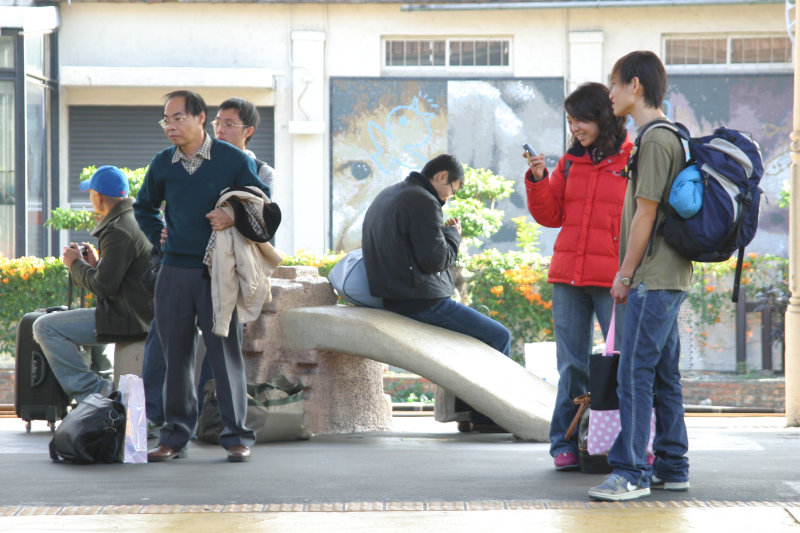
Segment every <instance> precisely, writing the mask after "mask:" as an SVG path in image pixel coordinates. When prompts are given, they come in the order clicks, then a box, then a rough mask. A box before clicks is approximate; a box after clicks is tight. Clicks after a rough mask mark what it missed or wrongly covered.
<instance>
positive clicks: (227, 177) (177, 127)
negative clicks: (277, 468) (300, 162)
mask: <svg viewBox="0 0 800 533" xmlns="http://www.w3.org/2000/svg"><path fill="white" fill-rule="evenodd" d="M206 115H207V108H206V104H205V101H204V100H203V98H202V97H201V96H200V95H199V94H197V93H194V92H191V91H173V92H171V93H169V94H167V95H166V105H165V106H164V114H163V117H162V119H161V120H160V121H159V123H160V124H161V126H162V127H163V128H164V133H165V134H166V135H167V138H169V140H170V142H172V144H173V146H171V147H169V148H167V149H165V150H163V151H161V152H159V153H158V154H156V156H155V157H154V158H153V160H152V161H151V162H150V168H149V169H148V171H147V174H146V175H145V178H144V183H143V184H142V187H141V189H140V190H139V194H138V196H137V201H136V203H135V204H134V212H135V214H136V219H137V220H138V222H139V225H140V226H141V228H142V230H143V231H144V233H145V234H146V235H147V237H148V238H149V239H150V242H151V243H153V246H157V247H158V246H160V238H161V230H162V229H163V227H164V222H162V220H161V217H160V208H161V205H162V203H164V202H166V206H165V209H164V217H165V220H166V225H167V227H168V228H169V232H168V236H167V239H166V242H165V243H164V246H163V249H162V252H163V258H162V264H161V270H160V271H159V274H158V280H157V281H156V290H155V314H156V325H157V327H158V332H159V335H160V336H161V342H162V346H163V349H164V354H165V356H166V360H167V373H166V385H165V413H164V414H165V419H166V424H165V425H164V426H163V427H162V429H161V431H160V434H159V439H158V446H157V447H156V448H153V449H152V450H150V451H149V452H148V454H147V457H148V461H155V462H158V461H169V460H171V459H175V458H178V457H185V456H186V444H187V443H188V442H189V439H190V438H191V437H192V435H193V434H194V432H195V428H196V426H197V395H196V393H195V389H194V367H195V347H196V336H197V326H199V327H200V329H201V330H202V332H203V341H204V342H205V345H206V357H208V358H209V360H210V362H211V367H212V369H213V372H214V378H215V381H216V386H217V397H218V400H219V407H220V414H221V417H222V422H223V424H224V425H225V429H224V430H223V432H222V434H221V435H220V439H219V440H220V444H222V445H223V446H224V447H225V449H226V450H228V461H232V462H242V461H247V460H249V459H250V446H252V444H253V443H254V442H255V433H254V432H253V430H251V429H249V428H247V427H246V426H245V415H246V411H247V389H246V380H245V370H244V361H243V359H242V350H241V329H240V328H238V327H236V324H237V323H238V316H237V314H236V312H235V311H234V313H233V317H232V318H231V325H230V328H229V331H230V333H229V335H228V336H227V337H224V338H223V337H218V336H216V335H214V333H213V332H212V322H213V312H212V304H211V282H210V280H209V279H208V276H207V275H204V265H203V256H204V254H205V250H206V245H207V244H208V240H209V238H210V237H211V232H212V231H222V230H225V229H227V228H229V227H231V226H232V225H233V220H232V219H231V218H230V217H229V216H227V215H226V214H225V213H224V212H223V211H222V210H220V209H215V205H216V202H217V199H218V198H219V196H220V193H221V192H222V190H223V189H226V188H227V187H234V186H246V185H254V186H256V187H258V188H260V189H261V190H263V191H264V192H265V193H266V194H267V195H269V194H270V191H269V187H268V186H267V185H266V184H264V183H263V182H262V181H261V180H259V179H258V175H257V170H256V164H255V161H254V160H253V159H252V158H250V157H248V156H247V155H246V154H245V153H244V152H242V151H241V150H239V149H237V148H235V147H234V146H232V145H230V144H228V143H225V142H220V141H217V140H215V139H213V138H212V137H211V136H210V135H208V134H207V133H206V132H205V128H204V127H205V123H206Z"/></svg>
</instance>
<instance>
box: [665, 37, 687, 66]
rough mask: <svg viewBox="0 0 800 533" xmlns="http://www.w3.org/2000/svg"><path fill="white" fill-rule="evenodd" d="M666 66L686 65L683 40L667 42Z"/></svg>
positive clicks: (684, 42)
mask: <svg viewBox="0 0 800 533" xmlns="http://www.w3.org/2000/svg"><path fill="white" fill-rule="evenodd" d="M667 58H668V59H667V64H669V65H685V64H686V41H684V40H683V39H669V40H668V41H667Z"/></svg>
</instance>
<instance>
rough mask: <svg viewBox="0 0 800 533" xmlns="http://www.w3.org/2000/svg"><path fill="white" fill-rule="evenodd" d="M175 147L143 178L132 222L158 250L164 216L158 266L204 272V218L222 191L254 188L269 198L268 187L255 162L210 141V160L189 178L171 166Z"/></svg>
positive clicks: (206, 227) (180, 167) (179, 167)
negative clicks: (137, 224)
mask: <svg viewBox="0 0 800 533" xmlns="http://www.w3.org/2000/svg"><path fill="white" fill-rule="evenodd" d="M176 149H177V148H176V147H175V146H171V147H170V148H167V149H166V150H163V151H161V152H159V153H158V154H156V156H155V157H154V158H153V160H152V161H151V162H150V168H149V169H148V170H147V174H146V175H145V177H144V183H143V184H142V188H141V189H140V190H139V194H138V195H137V197H136V203H135V204H134V205H133V209H134V213H135V214H136V220H137V221H138V222H139V226H140V227H141V228H142V231H144V233H145V235H147V238H148V239H149V240H150V242H151V243H153V246H155V247H156V248H161V246H160V241H161V229H162V228H163V227H164V223H163V222H162V220H161V216H160V214H161V213H160V207H161V204H162V202H166V206H165V209H164V217H165V219H166V223H167V228H168V230H167V231H168V235H167V241H166V242H165V243H164V249H163V252H164V255H163V258H162V262H163V263H164V264H165V265H172V266H178V267H185V268H203V255H204V254H205V249H206V245H207V244H208V239H209V238H210V237H211V224H210V223H209V220H208V219H207V218H206V214H207V213H208V212H209V211H212V210H213V209H214V206H215V205H216V203H217V200H218V199H219V196H220V193H221V192H222V191H223V189H226V188H227V187H233V186H246V185H255V186H256V187H258V188H259V189H261V190H263V191H264V192H265V193H266V194H267V195H269V194H270V191H269V187H268V186H267V185H266V184H265V183H264V182H262V181H261V180H260V179H258V171H257V169H256V163H255V160H254V159H253V158H251V157H249V156H247V155H246V154H245V153H244V152H242V151H241V150H239V149H238V148H236V147H234V146H232V145H230V144H228V143H226V142H221V141H217V140H216V139H212V141H211V159H209V160H207V161H203V164H202V165H200V168H198V169H197V171H195V173H194V174H191V175H190V174H189V173H188V172H186V169H185V168H183V164H181V162H180V161H178V162H177V163H172V156H173V155H174V154H175V150H176Z"/></svg>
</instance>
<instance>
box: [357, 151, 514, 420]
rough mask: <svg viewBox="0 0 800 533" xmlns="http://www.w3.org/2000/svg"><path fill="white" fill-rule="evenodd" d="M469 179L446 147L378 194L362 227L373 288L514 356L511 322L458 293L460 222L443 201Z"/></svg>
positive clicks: (404, 308) (413, 313) (397, 305)
mask: <svg viewBox="0 0 800 533" xmlns="http://www.w3.org/2000/svg"><path fill="white" fill-rule="evenodd" d="M463 183H464V168H463V166H462V165H461V163H460V162H459V161H458V159H456V158H455V157H454V156H452V155H449V154H442V155H439V156H436V157H434V158H433V159H431V160H430V161H428V162H427V163H426V164H425V166H424V167H423V168H422V170H421V171H420V172H412V173H411V174H409V175H408V177H407V178H406V179H405V180H403V181H401V182H400V183H396V184H394V185H391V186H389V187H387V188H385V189H383V190H382V191H381V192H380V193H379V194H378V196H377V197H375V200H374V201H373V202H372V204H371V205H370V206H369V209H367V213H366V214H365V215H364V224H363V226H362V230H361V232H362V233H361V245H362V249H363V254H364V265H365V266H366V270H367V280H368V282H369V289H370V293H372V295H373V296H377V297H380V298H383V306H384V308H385V309H387V310H389V311H394V312H395V313H400V314H401V315H405V316H407V317H409V318H413V319H414V320H419V321H420V322H425V323H427V324H432V325H434V326H439V327H442V328H445V329H449V330H452V331H456V332H458V333H463V334H465V335H469V336H471V337H474V338H476V339H478V340H480V341H482V342H484V343H486V344H488V345H489V346H491V347H492V348H494V349H495V350H497V351H499V352H502V353H503V354H505V355H506V356H508V355H509V353H510V349H511V333H510V332H509V331H508V329H507V328H506V327H505V326H503V325H502V324H500V323H499V322H497V321H495V320H493V319H491V318H489V317H488V316H486V315H484V314H482V313H479V312H478V311H476V310H475V309H472V308H471V307H467V306H465V305H463V304H461V303H459V302H457V301H455V300H453V299H452V296H453V293H454V291H455V287H454V284H453V278H452V276H451V275H450V268H451V267H452V266H453V265H454V264H455V263H456V259H457V258H458V246H459V244H460V243H461V222H460V221H459V220H458V219H457V218H451V219H449V220H447V221H444V218H443V216H442V207H443V206H444V204H445V202H446V201H447V200H448V199H449V198H451V197H452V196H454V195H455V194H456V193H457V192H458V191H459V190H460V189H461V187H462V185H463ZM457 410H458V408H457ZM470 410H471V408H469V406H465V407H464V408H463V409H462V411H470ZM472 422H473V423H474V424H475V425H476V426H485V427H486V428H487V429H488V427H489V426H494V427H496V425H495V424H494V423H493V422H492V421H491V420H490V419H488V418H487V417H485V416H484V415H481V414H480V413H472Z"/></svg>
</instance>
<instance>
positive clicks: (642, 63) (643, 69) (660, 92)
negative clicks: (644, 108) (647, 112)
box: [611, 50, 667, 109]
mask: <svg viewBox="0 0 800 533" xmlns="http://www.w3.org/2000/svg"><path fill="white" fill-rule="evenodd" d="M633 78H639V83H641V84H642V87H644V101H645V103H646V104H647V105H648V106H649V107H653V108H655V109H661V105H662V104H663V103H664V96H665V95H666V94H667V72H666V71H665V70H664V63H662V62H661V59H659V57H658V56H657V55H656V54H654V53H653V52H651V51H649V50H637V51H635V52H631V53H629V54H626V55H624V56H622V57H621V58H619V59H617V62H616V63H614V68H612V69H611V81H612V82H614V83H618V84H619V83H622V84H628V83H630V82H631V80H632V79H633Z"/></svg>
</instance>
